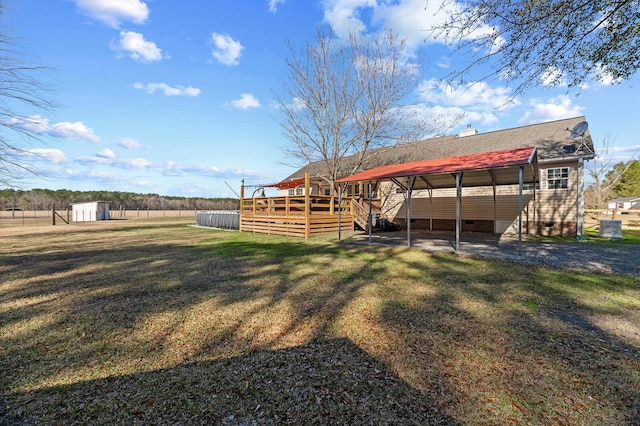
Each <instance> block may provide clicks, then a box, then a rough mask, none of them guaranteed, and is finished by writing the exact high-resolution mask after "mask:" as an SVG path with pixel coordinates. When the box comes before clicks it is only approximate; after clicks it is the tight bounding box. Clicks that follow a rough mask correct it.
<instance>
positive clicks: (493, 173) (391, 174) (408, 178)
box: [337, 147, 538, 256]
mask: <svg viewBox="0 0 640 426" xmlns="http://www.w3.org/2000/svg"><path fill="white" fill-rule="evenodd" d="M537 181H538V158H537V153H536V148H535V147H527V148H517V149H509V150H501V151H491V152H483V153H478V154H470V155H462V156H457V157H448V158H438V159H432V160H423V161H414V162H410V163H403V164H392V165H387V166H380V167H375V168H372V169H369V170H365V171H362V172H359V173H356V174H354V175H352V176H348V177H345V178H342V179H339V180H338V181H337V183H340V184H345V185H346V184H347V183H352V182H363V183H364V182H366V183H368V185H369V191H370V192H373V191H374V190H375V188H377V186H378V185H379V184H380V183H382V182H393V183H395V184H396V185H398V187H400V188H402V189H403V190H404V191H406V199H407V208H406V214H407V246H411V193H412V191H415V190H425V189H426V190H428V191H429V197H431V193H432V192H431V191H433V190H434V189H446V188H455V189H456V218H455V233H456V240H455V252H456V253H458V252H459V250H460V230H461V214H460V204H461V202H462V188H463V187H492V188H493V208H494V225H495V211H496V208H497V206H496V187H498V186H501V185H518V199H519V215H518V255H519V256H521V255H522V210H523V195H522V193H523V188H524V184H525V183H527V184H529V183H530V184H532V185H531V186H532V188H533V200H534V205H535V202H536V201H535V200H536V189H535V188H536V185H535V184H536V182H537ZM369 199H371V197H369ZM535 211H536V209H535V208H534V212H533V213H534V223H535ZM371 212H372V210H371V204H370V205H369V216H370V220H369V223H371ZM371 232H372V229H371V226H369V242H371Z"/></svg>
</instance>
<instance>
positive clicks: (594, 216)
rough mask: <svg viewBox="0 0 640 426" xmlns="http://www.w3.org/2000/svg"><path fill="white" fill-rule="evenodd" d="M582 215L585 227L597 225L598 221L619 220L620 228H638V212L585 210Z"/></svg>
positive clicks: (639, 215)
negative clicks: (583, 215) (620, 222)
mask: <svg viewBox="0 0 640 426" xmlns="http://www.w3.org/2000/svg"><path fill="white" fill-rule="evenodd" d="M584 213H585V224H586V225H593V224H597V223H598V221H599V220H600V219H614V220H621V221H622V226H625V227H639V226H640V210H617V209H602V210H591V209H586V210H585V211H584Z"/></svg>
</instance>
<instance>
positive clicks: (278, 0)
mask: <svg viewBox="0 0 640 426" xmlns="http://www.w3.org/2000/svg"><path fill="white" fill-rule="evenodd" d="M285 1H286V0H269V12H271V13H276V12H277V11H278V5H279V4H282V3H284V2H285Z"/></svg>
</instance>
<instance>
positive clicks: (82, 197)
mask: <svg viewBox="0 0 640 426" xmlns="http://www.w3.org/2000/svg"><path fill="white" fill-rule="evenodd" d="M89 201H108V202H109V203H110V207H111V208H112V209H120V208H123V209H125V210H136V209H141V210H146V209H149V210H237V209H238V207H239V200H237V199H235V198H198V197H176V196H166V195H158V194H137V193H132V192H119V191H71V190H68V189H58V190H50V189H30V190H16V189H0V209H2V210H14V209H19V210H50V209H51V208H52V207H55V208H57V209H66V208H68V207H70V205H71V204H73V203H82V202H89Z"/></svg>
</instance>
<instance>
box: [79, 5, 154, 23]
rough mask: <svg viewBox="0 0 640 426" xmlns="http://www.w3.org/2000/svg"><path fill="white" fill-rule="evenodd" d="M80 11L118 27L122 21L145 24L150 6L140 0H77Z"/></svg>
mask: <svg viewBox="0 0 640 426" xmlns="http://www.w3.org/2000/svg"><path fill="white" fill-rule="evenodd" d="M75 1H76V7H77V8H78V11H79V12H80V13H81V14H83V15H86V16H89V17H91V18H93V19H96V20H98V21H100V22H102V23H104V24H106V25H108V26H110V27H113V28H118V27H119V26H120V23H121V22H124V21H128V22H133V23H134V24H144V23H145V22H146V20H147V18H148V17H149V8H148V7H147V5H146V3H145V2H144V1H140V0H75Z"/></svg>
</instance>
